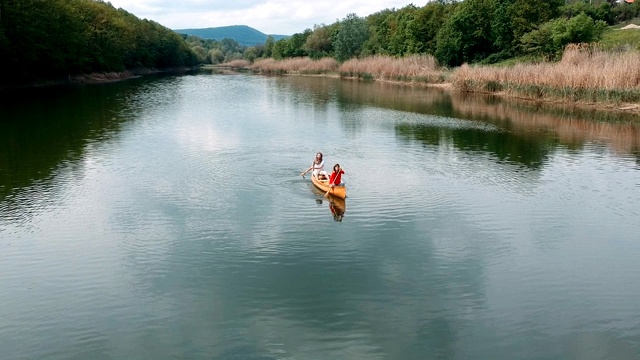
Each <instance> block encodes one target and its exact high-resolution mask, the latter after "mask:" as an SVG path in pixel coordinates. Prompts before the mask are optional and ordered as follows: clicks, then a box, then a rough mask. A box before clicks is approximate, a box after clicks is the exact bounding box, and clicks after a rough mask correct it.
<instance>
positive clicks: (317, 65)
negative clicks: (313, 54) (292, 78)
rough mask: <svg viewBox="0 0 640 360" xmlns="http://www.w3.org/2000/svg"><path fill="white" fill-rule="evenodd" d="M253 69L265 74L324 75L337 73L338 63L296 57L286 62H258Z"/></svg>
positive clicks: (271, 60)
mask: <svg viewBox="0 0 640 360" xmlns="http://www.w3.org/2000/svg"><path fill="white" fill-rule="evenodd" d="M251 69H252V70H253V71H255V72H259V73H263V74H285V73H298V74H323V73H330V72H335V71H336V70H337V69H338V62H337V61H336V60H335V59H333V58H330V57H325V58H322V59H318V60H313V59H311V58H309V57H296V58H289V59H284V60H275V59H272V58H268V59H259V60H256V61H255V62H254V63H253V65H252V66H251Z"/></svg>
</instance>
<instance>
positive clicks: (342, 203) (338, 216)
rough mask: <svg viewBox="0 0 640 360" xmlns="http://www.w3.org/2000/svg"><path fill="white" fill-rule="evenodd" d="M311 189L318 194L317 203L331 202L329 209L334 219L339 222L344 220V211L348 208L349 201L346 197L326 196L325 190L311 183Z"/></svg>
mask: <svg viewBox="0 0 640 360" xmlns="http://www.w3.org/2000/svg"><path fill="white" fill-rule="evenodd" d="M310 189H311V191H312V192H313V193H314V194H315V195H316V196H317V197H316V199H315V200H316V204H317V205H321V206H322V205H323V204H329V211H330V213H331V217H332V218H333V220H335V221H337V222H342V219H343V218H344V213H345V211H346V210H347V202H346V200H345V199H342V198H339V197H337V196H331V195H327V196H326V197H325V192H324V191H322V190H320V189H318V188H317V187H315V186H313V185H310Z"/></svg>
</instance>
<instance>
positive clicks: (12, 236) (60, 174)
mask: <svg viewBox="0 0 640 360" xmlns="http://www.w3.org/2000/svg"><path fill="white" fill-rule="evenodd" d="M0 119H1V120H0V349H1V350H0V358H2V359H162V358H178V359H191V358H213V359H638V358H640V305H639V304H640V300H639V299H640V121H638V120H637V119H633V118H630V117H629V118H627V117H624V116H621V115H615V114H603V113H596V112H579V111H576V110H567V109H553V108H546V107H544V106H539V105H535V104H524V103H523V104H514V103H507V102H504V101H501V100H498V99H486V98H479V97H474V96H464V95H455V94H448V93H444V92H442V91H439V90H434V89H422V88H416V87H409V86H397V85H389V84H376V83H360V82H353V81H340V80H338V79H327V78H312V77H310V78H307V77H275V78H269V77H259V76H251V75H215V74H206V73H201V74H198V75H189V76H166V77H159V78H144V79H137V80H132V81H127V82H121V83H115V84H104V85H96V86H82V87H73V88H68V89H60V88H56V89H35V90H34V89H31V90H15V91H11V92H5V93H3V94H2V101H1V108H0ZM318 150H320V151H323V152H324V153H325V156H326V163H327V165H328V166H327V167H330V166H332V165H333V164H334V163H336V162H339V163H340V164H341V165H342V166H343V167H344V168H345V171H346V174H345V181H346V182H347V189H348V190H347V192H348V197H347V199H346V201H344V202H340V201H338V202H332V201H329V200H327V199H325V198H323V196H322V193H321V192H319V191H317V190H315V189H314V188H313V187H312V186H311V183H310V181H309V178H308V177H307V178H306V179H303V178H301V177H300V176H299V173H300V172H301V171H302V170H304V169H305V168H307V167H308V166H309V165H310V162H311V160H312V158H313V156H314V154H315V152H316V151H318ZM337 220H341V221H337Z"/></svg>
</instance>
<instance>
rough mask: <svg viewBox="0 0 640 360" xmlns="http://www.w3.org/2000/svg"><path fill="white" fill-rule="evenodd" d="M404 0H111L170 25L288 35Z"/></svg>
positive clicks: (397, 7) (390, 6)
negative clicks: (240, 28) (236, 27)
mask: <svg viewBox="0 0 640 360" xmlns="http://www.w3.org/2000/svg"><path fill="white" fill-rule="evenodd" d="M406 1H407V0H377V1H376V0H373V1H362V0H344V1H341V0H319V1H307V0H305V1H301V0H291V1H289V0H267V1H264V0H263V1H259V0H232V1H229V0H226V1H220V0H213V1H211V0H181V1H175V0H112V1H111V4H112V5H113V6H115V7H116V8H118V7H121V8H123V9H125V10H127V11H128V12H130V13H132V14H134V15H136V16H138V17H140V18H146V19H149V20H153V21H156V22H158V23H160V24H162V25H164V26H166V27H168V28H171V29H185V28H207V27H218V26H229V25H247V26H251V27H253V28H255V29H257V30H259V31H262V32H264V33H266V34H283V35H291V34H294V33H300V32H303V31H304V30H305V29H312V28H313V25H320V24H326V25H329V24H332V23H334V22H335V21H337V20H341V19H343V18H345V17H346V16H347V14H350V13H356V14H357V15H358V16H367V15H370V14H372V13H375V12H378V11H382V10H384V9H387V8H396V9H399V8H402V7H405V6H407V5H408V4H409V2H406Z"/></svg>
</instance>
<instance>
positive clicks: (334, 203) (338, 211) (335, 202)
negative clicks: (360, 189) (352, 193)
mask: <svg viewBox="0 0 640 360" xmlns="http://www.w3.org/2000/svg"><path fill="white" fill-rule="evenodd" d="M329 209H330V210H331V215H333V220H335V221H337V222H342V218H343V217H344V212H345V210H346V209H347V203H346V201H345V199H341V198H339V197H335V196H331V195H329Z"/></svg>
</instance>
